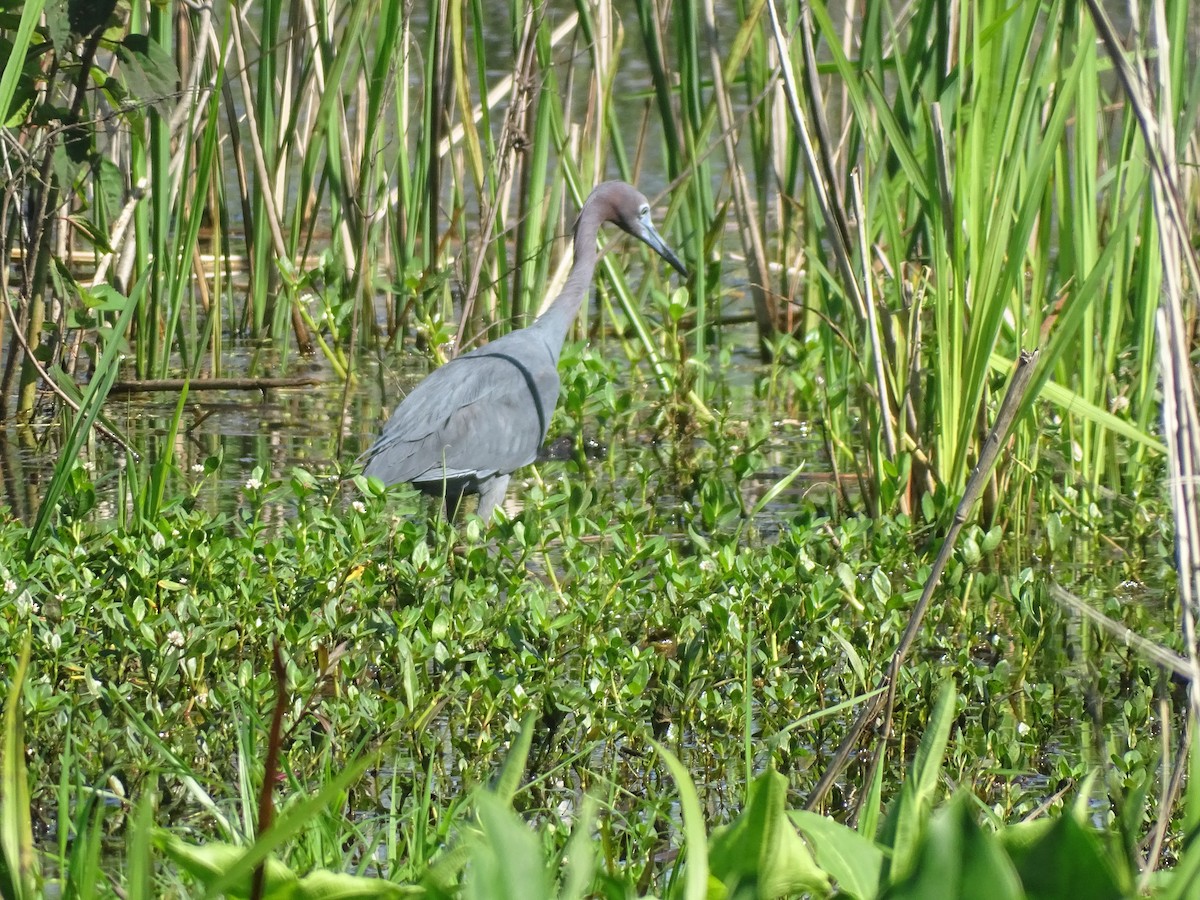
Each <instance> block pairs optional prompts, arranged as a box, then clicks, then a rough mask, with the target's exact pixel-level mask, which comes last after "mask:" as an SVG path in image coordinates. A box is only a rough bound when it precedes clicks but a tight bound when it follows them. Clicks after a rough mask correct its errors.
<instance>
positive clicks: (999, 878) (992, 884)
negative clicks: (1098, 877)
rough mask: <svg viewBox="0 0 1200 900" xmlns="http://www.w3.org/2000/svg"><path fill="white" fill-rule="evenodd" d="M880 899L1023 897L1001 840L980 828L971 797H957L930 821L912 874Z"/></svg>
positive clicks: (1017, 899)
mask: <svg viewBox="0 0 1200 900" xmlns="http://www.w3.org/2000/svg"><path fill="white" fill-rule="evenodd" d="M883 896H884V897H887V898H894V900H901V898H903V900H927V898H930V897H938V898H943V900H958V898H961V900H1020V898H1022V897H1023V896H1024V894H1023V893H1022V891H1021V882H1020V879H1019V878H1018V877H1017V872H1016V870H1015V869H1014V868H1013V864H1012V862H1011V861H1010V860H1009V858H1008V856H1007V855H1006V854H1005V852H1004V848H1003V847H1002V846H1001V844H1000V840H999V839H998V838H997V837H996V835H995V834H993V833H992V832H990V831H984V830H983V829H982V828H980V827H979V825H978V824H977V823H976V821H975V818H974V812H973V808H972V805H971V799H970V798H969V797H968V796H967V795H966V794H958V795H957V796H955V798H954V799H953V800H951V801H950V803H949V805H948V806H946V807H945V808H943V809H941V810H939V811H938V812H937V813H936V814H935V815H934V816H933V818H932V819H931V820H930V822H929V828H928V829H926V834H925V838H924V840H923V841H922V842H921V845H920V846H919V847H918V848H917V853H916V855H915V857H914V860H913V868H912V871H911V872H910V873H909V874H908V875H907V876H906V877H905V878H904V879H903V880H902V881H901V882H900V883H894V882H893V883H892V884H891V885H890V886H889V887H888V889H887V890H886V891H885V892H884V894H883ZM1068 896H1086V894H1074V893H1072V894H1069V895H1068Z"/></svg>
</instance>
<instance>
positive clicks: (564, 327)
mask: <svg viewBox="0 0 1200 900" xmlns="http://www.w3.org/2000/svg"><path fill="white" fill-rule="evenodd" d="M599 230H600V219H599V217H598V216H596V215H595V214H594V212H593V210H592V209H590V208H588V207H587V206H585V207H584V209H583V212H581V213H580V215H579V223H578V224H577V225H576V226H575V245H574V246H575V259H574V261H573V262H572V263H571V274H569V275H568V276H567V281H566V284H564V285H563V289H562V291H561V292H560V293H559V295H558V296H557V297H555V298H554V302H553V303H551V304H550V306H549V308H548V309H547V310H546V311H545V312H544V313H542V314H541V315H540V316H539V317H538V320H537V321H536V322H534V324H533V326H532V327H535V328H537V329H539V330H540V331H541V332H542V333H543V334H545V335H546V343H547V344H548V345H549V346H550V348H551V349H552V350H553V352H554V356H555V359H556V360H557V357H558V353H559V351H560V350H561V349H562V345H563V341H565V340H566V339H567V332H568V331H570V330H571V325H572V323H573V322H574V321H575V316H576V315H578V314H579V307H580V306H582V305H583V301H584V300H586V299H587V295H588V289H589V288H590V287H591V284H592V275H593V274H594V273H595V271H596V256H597V254H596V234H597V232H598V231H599Z"/></svg>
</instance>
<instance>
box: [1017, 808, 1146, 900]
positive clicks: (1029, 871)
mask: <svg viewBox="0 0 1200 900" xmlns="http://www.w3.org/2000/svg"><path fill="white" fill-rule="evenodd" d="M1031 824H1033V823H1031ZM1039 831H1040V833H1039V834H1037V835H1036V837H1035V839H1034V840H1033V841H1027V840H1024V839H1023V838H1024V837H1025V835H1022V834H1021V831H1020V830H1019V829H1018V827H1017V826H1014V827H1012V828H1006V829H1005V830H1004V831H1003V832H1001V839H1002V842H1003V844H1004V846H1005V847H1006V848H1007V850H1008V853H1009V856H1010V857H1011V859H1012V861H1013V863H1014V865H1016V867H1017V873H1018V874H1019V875H1020V877H1021V883H1022V885H1023V886H1024V888H1025V893H1026V895H1027V896H1028V897H1029V898H1030V900H1051V898H1056V897H1071V896H1075V897H1088V898H1090V900H1105V898H1109V897H1112V898H1117V897H1124V896H1126V893H1127V891H1125V890H1122V888H1121V886H1120V885H1119V884H1118V882H1117V877H1116V873H1115V872H1114V871H1113V868H1112V865H1111V863H1110V862H1109V860H1108V858H1107V854H1106V853H1105V852H1104V848H1103V847H1102V846H1101V844H1100V840H1099V839H1098V837H1097V835H1096V834H1095V833H1094V832H1092V831H1090V830H1089V829H1087V828H1085V827H1084V826H1083V825H1081V824H1080V823H1079V822H1078V821H1076V819H1075V817H1074V816H1073V815H1071V814H1070V813H1069V812H1064V813H1063V814H1062V815H1060V816H1059V817H1058V818H1057V819H1055V820H1054V821H1053V822H1052V823H1049V824H1047V825H1044V826H1042V827H1041V828H1040V829H1039ZM1010 832H1012V833H1013V835H1014V836H1016V837H1017V839H1016V840H1013V839H1012V838H1011V837H1010Z"/></svg>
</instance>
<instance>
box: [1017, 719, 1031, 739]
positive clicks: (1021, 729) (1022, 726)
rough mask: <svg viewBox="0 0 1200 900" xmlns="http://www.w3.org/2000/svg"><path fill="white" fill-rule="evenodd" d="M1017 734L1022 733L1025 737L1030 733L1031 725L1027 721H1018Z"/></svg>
mask: <svg viewBox="0 0 1200 900" xmlns="http://www.w3.org/2000/svg"><path fill="white" fill-rule="evenodd" d="M1017 734H1019V735H1021V737H1025V735H1027V734H1029V726H1028V725H1027V724H1026V723H1025V722H1018V723H1017Z"/></svg>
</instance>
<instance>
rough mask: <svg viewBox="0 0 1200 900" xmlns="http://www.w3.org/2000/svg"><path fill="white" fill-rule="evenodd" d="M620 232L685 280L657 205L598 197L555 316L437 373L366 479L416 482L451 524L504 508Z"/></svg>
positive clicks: (369, 457)
mask: <svg viewBox="0 0 1200 900" xmlns="http://www.w3.org/2000/svg"><path fill="white" fill-rule="evenodd" d="M605 222H612V223H614V224H616V225H617V226H618V227H620V228H621V229H623V230H624V231H626V232H628V233H629V234H631V235H633V236H634V237H636V238H638V239H639V240H641V241H643V242H644V243H646V244H647V245H648V246H649V247H650V248H651V249H652V250H654V252H655V253H657V254H658V255H659V256H661V257H662V258H663V259H665V260H666V261H667V262H668V263H670V264H671V265H672V266H673V267H674V268H675V269H676V270H677V271H678V272H679V274H681V275H683V276H684V277H685V278H686V277H687V270H686V269H684V267H683V263H681V262H680V261H679V258H678V257H677V256H676V255H675V254H674V253H672V252H671V249H670V248H669V247H668V246H667V244H666V241H664V240H663V239H662V237H661V236H660V235H659V233H658V232H657V231H656V230H655V229H654V225H652V224H651V222H650V204H649V203H648V202H647V200H646V198H645V197H644V196H642V194H640V193H639V192H638V191H637V190H636V189H635V188H633V187H631V186H629V185H628V184H625V183H624V182H622V181H606V182H604V183H603V184H601V185H599V186H598V187H597V188H596V189H595V190H593V191H592V193H591V195H590V196H589V197H588V198H587V201H586V202H585V203H584V204H583V209H581V210H580V211H579V218H578V219H577V220H576V222H575V238H574V245H575V260H574V262H573V263H572V265H571V273H570V275H569V276H567V282H566V284H565V285H563V289H562V293H560V294H559V295H558V296H557V297H556V298H555V299H554V302H553V303H551V304H550V307H549V309H547V310H546V312H545V313H543V314H542V315H541V316H540V317H539V318H538V319H537V321H535V322H534V323H533V324H532V325H530V326H528V327H527V328H520V329H517V330H516V331H512V332H509V333H508V334H506V335H505V336H504V337H502V338H498V339H497V340H494V341H492V342H491V343H489V344H487V345H486V346H483V347H480V348H478V349H476V350H472V351H471V352H470V353H464V354H463V355H462V356H458V357H455V358H454V359H452V360H450V362H448V363H446V364H445V365H444V366H441V367H440V368H437V369H434V370H433V371H432V372H430V373H429V375H428V376H426V378H425V379H424V380H423V381H421V382H420V384H418V385H417V386H416V387H415V388H413V390H412V392H411V393H410V394H409V395H408V396H407V397H405V398H404V400H403V402H402V403H401V404H400V405H399V406H398V407H397V408H396V411H395V412H393V413H392V417H391V418H390V419H388V421H387V424H386V425H384V427H383V432H382V433H381V434H380V435H379V439H378V440H376V441H375V443H374V444H373V445H372V446H371V448H370V449H369V450H368V451H367V452H366V453H365V454H363V456H364V458H365V459H366V461H367V464H366V468H365V470H364V473H365V474H366V475H368V476H372V477H375V478H379V479H380V480H382V481H383V482H384V483H385V484H400V483H402V482H406V481H407V482H411V483H412V485H413V486H414V487H416V488H417V489H418V490H420V491H422V492H423V493H425V494H431V495H434V496H442V497H444V498H445V502H446V509H447V512H448V513H449V514H450V515H453V514H454V512H455V510H456V509H457V508H458V505H459V502H460V501H461V500H462V497H463V495H464V494H474V493H478V494H479V516H480V518H482V519H483V520H484V521H485V522H486V521H488V520H489V519H490V518H491V515H492V512H493V511H494V510H495V508H496V506H497V505H498V504H499V503H500V502H501V501H502V500H503V499H504V492H505V490H507V488H508V478H509V476H510V475H511V474H512V473H513V472H514V471H516V470H517V469H519V468H521V467H522V466H527V465H529V464H530V463H532V462H533V461H534V460H535V459H536V458H537V453H538V448H539V447H541V445H542V441H543V440H544V439H545V437H546V430H547V429H548V428H549V427H550V416H551V414H552V413H553V412H554V405H555V404H556V403H557V402H558V390H559V379H558V357H559V354H560V353H561V352H562V345H563V341H564V340H565V339H566V336H567V331H568V330H569V329H570V327H571V323H572V322H573V321H574V320H575V314H576V313H578V312H579V307H580V306H581V305H582V304H583V301H584V298H585V297H586V296H587V293H588V287H589V286H590V285H591V283H592V274H593V273H594V272H595V269H596V255H597V254H596V235H597V233H598V232H599V230H600V226H601V225H602V224H603V223H605Z"/></svg>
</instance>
